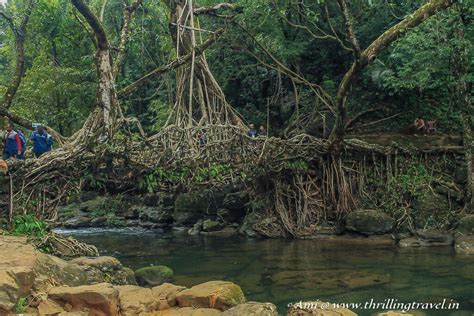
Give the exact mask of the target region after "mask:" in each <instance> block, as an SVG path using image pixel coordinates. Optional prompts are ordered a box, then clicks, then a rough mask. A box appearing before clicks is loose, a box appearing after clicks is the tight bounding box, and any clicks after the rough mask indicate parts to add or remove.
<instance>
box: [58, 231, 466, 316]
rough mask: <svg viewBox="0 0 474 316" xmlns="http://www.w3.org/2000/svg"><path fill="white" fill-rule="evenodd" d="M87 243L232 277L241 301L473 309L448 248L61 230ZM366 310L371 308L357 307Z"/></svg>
mask: <svg viewBox="0 0 474 316" xmlns="http://www.w3.org/2000/svg"><path fill="white" fill-rule="evenodd" d="M63 233H66V234H70V235H74V236H75V237H76V238H78V239H80V240H82V241H85V242H89V243H92V244H95V245H96V246H97V247H98V248H99V250H100V252H101V254H103V255H107V254H109V255H114V256H116V257H118V258H119V259H120V260H121V261H122V263H123V264H124V265H125V266H129V267H131V268H133V269H137V268H140V267H143V266H148V265H151V264H154V265H157V264H160V265H167V266H170V267H172V268H173V270H174V271H175V275H176V280H175V283H176V284H179V285H184V286H188V287H189V286H192V285H194V284H197V283H202V282H205V281H209V280H216V279H225V280H230V281H233V282H236V283H237V284H239V285H240V286H241V287H242V289H243V290H244V292H245V294H246V296H247V298H248V299H249V300H256V301H270V302H273V303H275V304H276V305H277V306H278V308H279V310H280V312H282V313H283V312H284V311H285V310H286V307H285V306H286V304H287V303H289V302H297V301H300V300H315V299H323V300H328V301H332V302H365V301H367V300H370V299H374V300H376V301H380V302H382V301H383V300H385V299H387V298H394V299H398V300H399V301H404V302H411V301H418V302H437V301H441V300H442V299H443V298H447V299H453V300H455V301H457V302H459V303H460V305H461V309H462V310H463V311H464V312H462V311H457V312H447V311H442V312H438V313H436V312H434V311H429V312H427V313H426V314H428V315H453V316H454V315H458V316H461V315H471V316H472V315H473V313H472V311H474V291H473V290H474V286H473V285H474V283H473V282H474V264H473V263H474V258H472V257H471V258H470V257H466V256H464V257H463V256H456V255H455V254H454V253H453V251H452V249H451V248H436V249H399V248H396V247H393V246H389V245H376V244H375V245H374V244H370V245H369V244H365V245H364V244H360V243H350V244H348V243H341V242H333V241H321V240H274V239H267V240H249V239H245V238H232V239H223V238H211V237H208V238H205V237H199V236H198V237H190V236H187V235H186V234H185V233H182V232H180V233H176V232H174V233H162V234H154V233H150V232H147V231H140V232H139V233H137V231H136V230H120V231H114V230H111V231H101V230H95V231H91V230H86V231H63ZM357 312H358V314H359V315H371V314H372V313H373V311H371V312H368V311H361V310H359V311H357Z"/></svg>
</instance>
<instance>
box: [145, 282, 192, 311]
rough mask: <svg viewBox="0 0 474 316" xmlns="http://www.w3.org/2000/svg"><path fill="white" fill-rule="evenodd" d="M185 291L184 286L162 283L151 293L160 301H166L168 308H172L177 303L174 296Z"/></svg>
mask: <svg viewBox="0 0 474 316" xmlns="http://www.w3.org/2000/svg"><path fill="white" fill-rule="evenodd" d="M185 289H186V287H184V286H178V285H174V284H171V283H163V284H162V285H159V286H155V287H153V288H152V289H151V291H152V293H153V297H155V298H157V299H158V300H160V301H163V300H164V301H166V302H167V305H168V306H169V307H174V306H177V305H178V302H177V301H176V295H177V294H178V293H179V292H181V291H183V290H185Z"/></svg>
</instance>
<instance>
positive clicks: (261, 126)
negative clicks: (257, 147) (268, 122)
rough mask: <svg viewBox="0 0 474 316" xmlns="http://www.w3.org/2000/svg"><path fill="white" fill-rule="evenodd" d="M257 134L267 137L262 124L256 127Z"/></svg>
mask: <svg viewBox="0 0 474 316" xmlns="http://www.w3.org/2000/svg"><path fill="white" fill-rule="evenodd" d="M258 136H259V137H267V130H266V128H265V127H264V126H263V125H260V128H259V129H258Z"/></svg>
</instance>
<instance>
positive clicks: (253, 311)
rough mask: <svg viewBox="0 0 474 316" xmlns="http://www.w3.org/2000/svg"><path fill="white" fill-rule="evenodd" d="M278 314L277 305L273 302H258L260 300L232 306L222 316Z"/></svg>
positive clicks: (273, 315) (275, 315)
mask: <svg viewBox="0 0 474 316" xmlns="http://www.w3.org/2000/svg"><path fill="white" fill-rule="evenodd" d="M241 315H246V316H278V311H277V308H276V306H275V305H273V304H272V303H258V302H247V303H244V304H240V305H237V306H235V307H232V308H230V309H228V310H226V311H224V313H222V316H241Z"/></svg>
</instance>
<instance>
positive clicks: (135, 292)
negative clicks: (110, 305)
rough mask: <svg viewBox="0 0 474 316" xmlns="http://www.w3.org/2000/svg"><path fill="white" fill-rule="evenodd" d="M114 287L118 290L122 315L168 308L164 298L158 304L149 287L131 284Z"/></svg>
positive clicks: (130, 315) (128, 315) (126, 315)
mask: <svg viewBox="0 0 474 316" xmlns="http://www.w3.org/2000/svg"><path fill="white" fill-rule="evenodd" d="M116 288H117V290H118V291H119V300H120V311H121V312H122V315H123V316H134V315H139V314H140V313H144V312H151V311H156V310H159V309H164V308H168V304H167V302H166V300H165V301H163V303H162V304H161V306H160V300H159V299H157V298H156V297H155V296H154V295H153V292H152V290H151V289H147V288H142V287H138V286H133V285H124V286H118V287H116Z"/></svg>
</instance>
